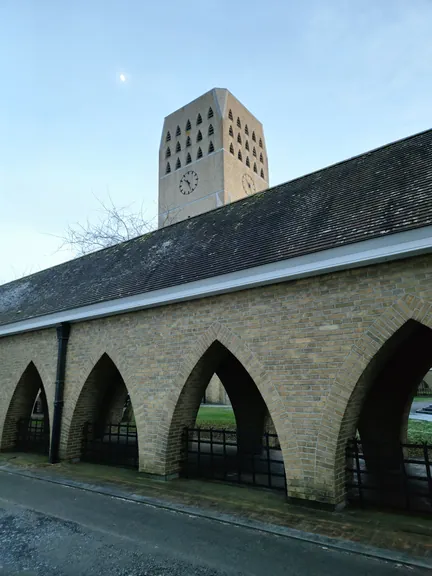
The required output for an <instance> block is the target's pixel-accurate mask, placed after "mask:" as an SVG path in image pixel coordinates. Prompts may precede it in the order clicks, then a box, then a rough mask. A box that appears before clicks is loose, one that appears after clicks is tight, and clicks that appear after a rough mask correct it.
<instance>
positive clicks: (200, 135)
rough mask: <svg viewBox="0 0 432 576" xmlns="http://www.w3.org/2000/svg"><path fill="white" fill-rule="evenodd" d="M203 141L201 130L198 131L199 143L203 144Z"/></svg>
mask: <svg viewBox="0 0 432 576" xmlns="http://www.w3.org/2000/svg"><path fill="white" fill-rule="evenodd" d="M201 140H202V134H201V130H198V134H197V142H201Z"/></svg>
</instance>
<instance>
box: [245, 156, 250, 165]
mask: <svg viewBox="0 0 432 576" xmlns="http://www.w3.org/2000/svg"><path fill="white" fill-rule="evenodd" d="M246 166H248V167H249V168H250V162H249V156H246Z"/></svg>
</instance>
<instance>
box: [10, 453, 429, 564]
mask: <svg viewBox="0 0 432 576" xmlns="http://www.w3.org/2000/svg"><path fill="white" fill-rule="evenodd" d="M0 468H1V469H8V470H12V471H15V472H17V473H26V474H27V473H30V474H32V475H35V476H38V477H41V478H44V479H48V480H52V481H57V482H65V481H66V482H67V481H70V482H74V483H85V486H86V488H85V489H88V487H90V488H91V489H92V490H95V491H98V490H100V491H104V490H106V489H108V490H111V491H114V492H113V493H115V491H116V490H117V491H119V492H118V493H119V495H120V496H123V495H125V494H126V495H127V494H129V495H131V496H133V497H142V498H146V499H148V501H150V503H151V501H152V500H153V501H154V502H155V505H160V506H162V507H163V506H166V507H167V508H169V507H170V506H172V505H178V506H186V507H195V508H199V510H200V513H202V515H204V516H205V514H206V513H209V514H214V513H216V512H217V513H218V514H220V515H224V514H228V515H232V516H235V517H237V518H238V519H239V520H245V521H251V522H253V521H258V522H260V523H268V524H269V525H274V526H280V527H286V528H289V529H295V530H298V531H302V532H304V533H309V534H311V535H321V536H324V537H330V538H337V539H343V540H345V541H348V542H351V543H358V544H362V545H366V546H369V547H373V548H378V549H382V550H389V551H394V552H399V553H403V554H407V555H410V556H413V557H417V558H419V559H423V560H424V561H426V562H431V566H432V521H431V520H432V519H431V518H422V517H418V516H408V515H402V514H393V513H383V512H378V511H364V510H352V509H351V510H350V509H347V510H344V511H343V512H328V511H323V510H317V509H310V508H307V507H302V506H294V505H292V504H288V503H287V502H286V501H285V498H284V496H283V495H282V494H277V493H273V492H270V491H266V490H258V489H251V488H247V487H242V486H231V485H227V484H222V483H216V482H205V481H198V480H185V479H178V480H173V481H170V482H163V481H156V480H151V479H149V478H146V477H144V476H143V475H142V474H139V473H138V472H136V471H134V470H126V469H122V468H114V467H109V466H101V465H93V464H86V463H79V464H70V463H64V462H63V463H60V464H56V465H50V464H48V462H47V461H46V458H43V457H40V456H36V455H30V454H14V453H6V454H0ZM83 486H84V484H83ZM371 555H373V554H371Z"/></svg>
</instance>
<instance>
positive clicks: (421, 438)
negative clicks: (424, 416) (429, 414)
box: [408, 420, 432, 445]
mask: <svg viewBox="0 0 432 576" xmlns="http://www.w3.org/2000/svg"><path fill="white" fill-rule="evenodd" d="M408 442H412V443H413V444H420V443H422V442H427V443H428V444H431V445H432V422H425V421H423V420H410V421H409V424H408Z"/></svg>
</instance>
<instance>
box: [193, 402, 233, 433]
mask: <svg viewBox="0 0 432 576" xmlns="http://www.w3.org/2000/svg"><path fill="white" fill-rule="evenodd" d="M196 426H201V427H202V428H205V427H206V426H207V427H210V426H212V427H213V428H218V427H219V428H221V427H222V428H229V429H232V428H235V427H236V421H235V417H234V412H233V410H232V408H210V407H208V406H201V407H200V409H199V410H198V416H197V419H196Z"/></svg>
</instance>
